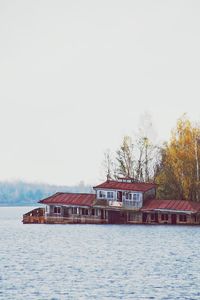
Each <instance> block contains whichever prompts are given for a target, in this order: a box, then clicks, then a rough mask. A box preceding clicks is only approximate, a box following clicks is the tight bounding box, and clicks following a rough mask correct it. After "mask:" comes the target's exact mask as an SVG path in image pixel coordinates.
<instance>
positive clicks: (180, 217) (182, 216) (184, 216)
mask: <svg viewBox="0 0 200 300" xmlns="http://www.w3.org/2000/svg"><path fill="white" fill-rule="evenodd" d="M179 221H180V222H187V216H186V215H179Z"/></svg>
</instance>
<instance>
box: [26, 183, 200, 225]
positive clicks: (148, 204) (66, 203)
mask: <svg viewBox="0 0 200 300" xmlns="http://www.w3.org/2000/svg"><path fill="white" fill-rule="evenodd" d="M93 189H94V193H92V194H82V193H56V194H54V195H52V196H50V197H48V198H45V199H43V200H40V201H39V203H41V204H43V205H44V206H45V207H44V208H40V209H35V210H32V211H30V212H29V213H27V214H25V215H24V216H23V222H24V223H47V224H80V223H81V224H192V225H194V224H200V203H197V202H192V201H186V200H157V199H156V184H154V183H142V182H135V181H134V180H133V179H132V178H119V179H118V180H109V179H108V180H107V181H106V182H103V183H101V184H99V185H97V186H95V187H94V188H93Z"/></svg>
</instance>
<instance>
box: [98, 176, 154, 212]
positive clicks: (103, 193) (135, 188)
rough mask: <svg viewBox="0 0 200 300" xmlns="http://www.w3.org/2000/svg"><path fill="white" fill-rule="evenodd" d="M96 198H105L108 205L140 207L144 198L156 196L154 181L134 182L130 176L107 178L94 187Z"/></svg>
mask: <svg viewBox="0 0 200 300" xmlns="http://www.w3.org/2000/svg"><path fill="white" fill-rule="evenodd" d="M94 190H95V192H96V199H97V200H99V202H101V201H100V200H104V201H105V200H107V201H108V204H109V206H119V207H126V208H133V209H134V208H135V209H140V208H141V207H142V206H143V202H144V200H146V199H153V198H155V196H156V185H155V184H154V183H144V182H135V181H134V180H133V179H132V178H118V180H107V181H105V182H103V183H101V184H99V185H97V186H95V187H94Z"/></svg>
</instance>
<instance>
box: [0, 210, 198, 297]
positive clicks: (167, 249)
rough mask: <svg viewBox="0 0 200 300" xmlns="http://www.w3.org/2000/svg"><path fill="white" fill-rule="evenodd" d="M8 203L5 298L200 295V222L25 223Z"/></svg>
mask: <svg viewBox="0 0 200 300" xmlns="http://www.w3.org/2000/svg"><path fill="white" fill-rule="evenodd" d="M30 209H31V208H27V207H9V208H7V207H1V208H0V299H1V300H2V299H3V300H4V299H6V300H18V299H19V300H21V299H29V300H31V299H37V300H38V299H39V300H40V299H41V300H43V299H45V300H47V299H51V300H56V299H70V300H71V299H72V300H73V299H78V300H79V299H101V300H103V299H125V300H126V299H138V300H141V299H156V300H159V299H163V300H164V299H165V300H167V299H170V300H175V299H181V300H183V299H190V300H192V299H194V300H196V299H198V300H199V299H200V227H198V226H197V227H190V226H145V225H42V224H41V225H40V224H33V225H23V224H22V222H21V220H22V214H23V213H24V212H27V211H29V210H30Z"/></svg>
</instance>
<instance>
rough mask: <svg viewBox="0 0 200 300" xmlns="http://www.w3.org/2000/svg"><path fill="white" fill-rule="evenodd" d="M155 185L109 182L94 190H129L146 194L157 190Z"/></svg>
mask: <svg viewBox="0 0 200 300" xmlns="http://www.w3.org/2000/svg"><path fill="white" fill-rule="evenodd" d="M155 187H156V184H154V183H144V182H120V181H115V180H107V181H105V182H103V183H101V184H99V185H97V186H95V187H94V189H98V188H99V189H110V190H125V191H126V190H128V191H137V192H146V191H148V190H150V189H152V188H155Z"/></svg>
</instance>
